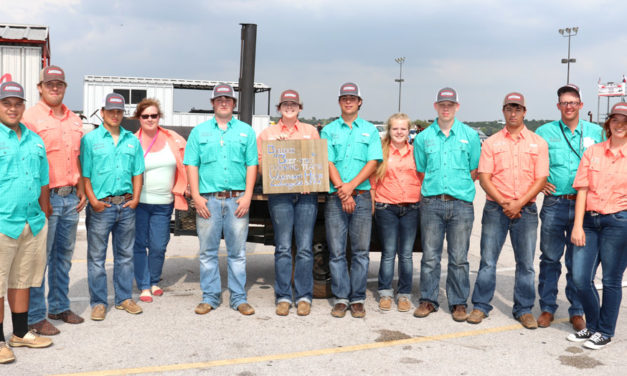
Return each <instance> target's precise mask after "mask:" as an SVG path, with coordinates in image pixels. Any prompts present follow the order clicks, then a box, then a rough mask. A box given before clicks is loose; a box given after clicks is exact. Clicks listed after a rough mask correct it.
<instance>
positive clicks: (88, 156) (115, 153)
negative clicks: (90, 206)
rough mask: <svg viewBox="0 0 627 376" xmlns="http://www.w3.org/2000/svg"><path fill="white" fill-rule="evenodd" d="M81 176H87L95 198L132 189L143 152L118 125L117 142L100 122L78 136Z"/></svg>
mask: <svg viewBox="0 0 627 376" xmlns="http://www.w3.org/2000/svg"><path fill="white" fill-rule="evenodd" d="M80 153H81V156H80V159H81V166H82V168H83V176H84V177H86V178H89V179H90V180H91V186H92V189H93V190H94V195H95V196H96V198H97V199H98V200H100V199H103V198H105V197H107V196H120V195H123V194H125V193H133V176H137V175H141V174H142V173H143V172H144V154H143V151H142V147H141V144H140V143H139V140H138V139H137V137H135V136H134V135H133V134H132V133H131V132H129V131H127V130H126V129H124V128H122V127H120V135H119V137H118V143H117V144H115V143H114V142H113V137H112V136H111V133H109V131H108V130H107V129H106V128H105V127H104V125H100V126H99V127H98V128H96V129H94V130H93V131H91V132H89V133H87V134H86V135H85V136H84V137H83V138H82V139H81V151H80Z"/></svg>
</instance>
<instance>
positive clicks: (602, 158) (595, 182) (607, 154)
mask: <svg viewBox="0 0 627 376" xmlns="http://www.w3.org/2000/svg"><path fill="white" fill-rule="evenodd" d="M573 187H574V188H575V189H578V188H585V187H587V188H588V196H587V200H586V210H591V211H595V212H599V213H601V214H612V213H618V212H620V211H623V210H627V145H623V147H622V148H620V149H618V150H616V152H612V150H610V140H607V141H604V142H601V143H600V144H596V145H593V146H591V147H590V148H588V150H586V151H585V152H584V153H583V158H581V163H580V164H579V169H578V170H577V175H576V176H575V181H574V183H573Z"/></svg>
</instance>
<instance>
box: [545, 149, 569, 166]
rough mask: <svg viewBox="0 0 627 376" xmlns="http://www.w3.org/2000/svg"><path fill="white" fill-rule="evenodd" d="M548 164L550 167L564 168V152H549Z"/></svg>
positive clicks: (559, 150)
mask: <svg viewBox="0 0 627 376" xmlns="http://www.w3.org/2000/svg"><path fill="white" fill-rule="evenodd" d="M549 162H550V164H551V167H559V166H564V165H565V164H566V158H565V157H564V150H562V149H558V150H549Z"/></svg>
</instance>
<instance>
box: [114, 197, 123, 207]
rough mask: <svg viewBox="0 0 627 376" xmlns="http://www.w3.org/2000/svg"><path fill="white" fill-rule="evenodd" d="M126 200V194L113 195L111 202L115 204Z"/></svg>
mask: <svg viewBox="0 0 627 376" xmlns="http://www.w3.org/2000/svg"><path fill="white" fill-rule="evenodd" d="M123 202H124V196H113V197H111V203H112V204H115V205H120V204H122V203H123Z"/></svg>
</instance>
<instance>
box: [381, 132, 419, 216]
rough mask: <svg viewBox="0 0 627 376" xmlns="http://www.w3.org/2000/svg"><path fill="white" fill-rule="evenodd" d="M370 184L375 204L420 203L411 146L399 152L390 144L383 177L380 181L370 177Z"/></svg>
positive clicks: (417, 179)
mask: <svg viewBox="0 0 627 376" xmlns="http://www.w3.org/2000/svg"><path fill="white" fill-rule="evenodd" d="M372 183H374V184H372ZM371 184H372V188H373V189H374V190H375V191H374V192H375V194H374V200H375V201H376V202H382V203H387V204H407V203H414V202H418V201H420V179H419V178H418V173H417V172H416V162H415V161H414V149H413V146H411V145H409V144H407V147H406V148H405V150H404V151H402V152H401V151H400V150H399V149H397V148H395V147H394V145H392V144H390V147H389V151H388V162H387V168H386V170H385V176H384V177H383V179H381V180H380V181H376V180H375V178H374V177H372V178H371Z"/></svg>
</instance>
